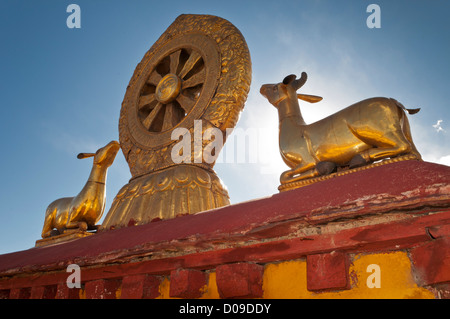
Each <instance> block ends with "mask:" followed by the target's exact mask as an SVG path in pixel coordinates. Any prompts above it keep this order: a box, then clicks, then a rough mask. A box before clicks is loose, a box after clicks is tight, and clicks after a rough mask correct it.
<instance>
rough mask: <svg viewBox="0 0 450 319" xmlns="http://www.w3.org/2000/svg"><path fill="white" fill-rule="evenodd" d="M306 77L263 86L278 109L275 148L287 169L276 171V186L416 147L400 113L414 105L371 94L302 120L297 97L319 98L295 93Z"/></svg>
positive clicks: (314, 100) (401, 153)
mask: <svg viewBox="0 0 450 319" xmlns="http://www.w3.org/2000/svg"><path fill="white" fill-rule="evenodd" d="M306 80H307V75H306V73H305V72H303V73H302V75H301V77H300V78H299V79H296V76H295V75H289V76H287V77H286V78H284V80H283V82H281V83H278V84H265V85H263V86H262V87H261V90H260V92H261V94H262V95H263V96H264V97H266V98H267V100H268V101H269V102H270V103H271V104H273V105H274V106H275V107H276V108H277V109H278V116H279V135H280V136H279V147H280V153H281V156H282V158H283V160H284V162H285V163H286V164H287V165H288V166H289V167H290V168H291V169H290V170H288V171H285V172H284V173H282V174H281V177H280V181H281V184H286V183H290V182H295V181H298V180H303V179H307V178H313V177H316V176H319V175H327V174H330V173H332V172H334V171H335V170H336V168H337V167H344V166H348V167H349V168H355V167H358V166H363V165H366V164H368V163H370V162H373V161H377V160H381V159H384V158H388V157H389V158H392V157H396V156H399V155H405V154H413V155H415V156H416V158H417V159H420V158H421V156H420V154H419V152H418V151H417V149H416V147H415V145H414V143H413V140H412V137H411V132H410V127H409V122H408V118H407V116H406V114H405V111H407V112H408V113H409V114H415V113H417V112H418V111H419V110H420V109H406V108H405V107H404V106H403V105H402V104H400V103H399V102H397V101H396V100H394V99H389V98H383V97H377V98H371V99H367V100H364V101H361V102H358V103H355V104H353V105H351V106H349V107H347V108H345V109H343V110H341V111H339V112H337V113H335V114H332V115H330V116H328V117H326V118H324V119H322V120H320V121H317V122H315V123H312V124H306V123H305V121H304V120H303V117H302V114H301V112H300V107H299V103H298V99H301V100H304V101H307V102H311V103H315V102H318V101H320V100H322V98H321V97H319V96H314V95H306V94H297V93H296V92H297V90H298V89H300V88H301V87H302V86H303V85H304V84H305V82H306Z"/></svg>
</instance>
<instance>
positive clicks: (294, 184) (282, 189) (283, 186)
mask: <svg viewBox="0 0 450 319" xmlns="http://www.w3.org/2000/svg"><path fill="white" fill-rule="evenodd" d="M408 160H420V159H419V158H418V156H417V155H415V154H407V155H403V156H399V157H394V158H390V159H386V160H383V161H380V162H376V163H372V164H369V165H366V166H361V167H357V168H352V169H345V170H342V171H338V172H336V173H332V174H330V175H325V176H319V177H315V178H309V179H305V180H300V181H296V182H291V183H286V184H281V185H280V186H278V190H279V191H280V192H285V191H289V190H292V189H296V188H300V187H303V186H308V185H311V184H314V183H317V182H321V181H325V180H328V179H332V178H335V177H339V176H343V175H347V174H351V173H355V172H359V171H362V170H366V169H370V168H373V167H378V166H382V165H386V164H391V163H396V162H400V161H408Z"/></svg>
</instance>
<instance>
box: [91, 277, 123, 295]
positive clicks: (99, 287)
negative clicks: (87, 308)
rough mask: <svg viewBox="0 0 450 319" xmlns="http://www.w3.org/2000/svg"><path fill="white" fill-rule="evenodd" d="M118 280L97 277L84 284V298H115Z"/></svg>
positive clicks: (118, 284)
mask: <svg viewBox="0 0 450 319" xmlns="http://www.w3.org/2000/svg"><path fill="white" fill-rule="evenodd" d="M119 286H120V281H119V280H115V279H99V280H93V281H88V282H87V283H86V284H85V291H86V299H115V298H116V292H117V289H118V288H119Z"/></svg>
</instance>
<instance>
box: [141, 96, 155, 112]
mask: <svg viewBox="0 0 450 319" xmlns="http://www.w3.org/2000/svg"><path fill="white" fill-rule="evenodd" d="M153 101H155V94H153V93H151V94H148V95H142V96H141V97H140V98H139V104H138V107H139V109H141V108H143V107H144V106H146V105H149V104H150V103H152V102H153Z"/></svg>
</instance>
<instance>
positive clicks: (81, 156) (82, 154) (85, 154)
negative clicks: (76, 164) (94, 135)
mask: <svg viewBox="0 0 450 319" xmlns="http://www.w3.org/2000/svg"><path fill="white" fill-rule="evenodd" d="M92 156H95V154H94V153H80V154H78V155H77V158H78V159H83V158H88V157H92Z"/></svg>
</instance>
